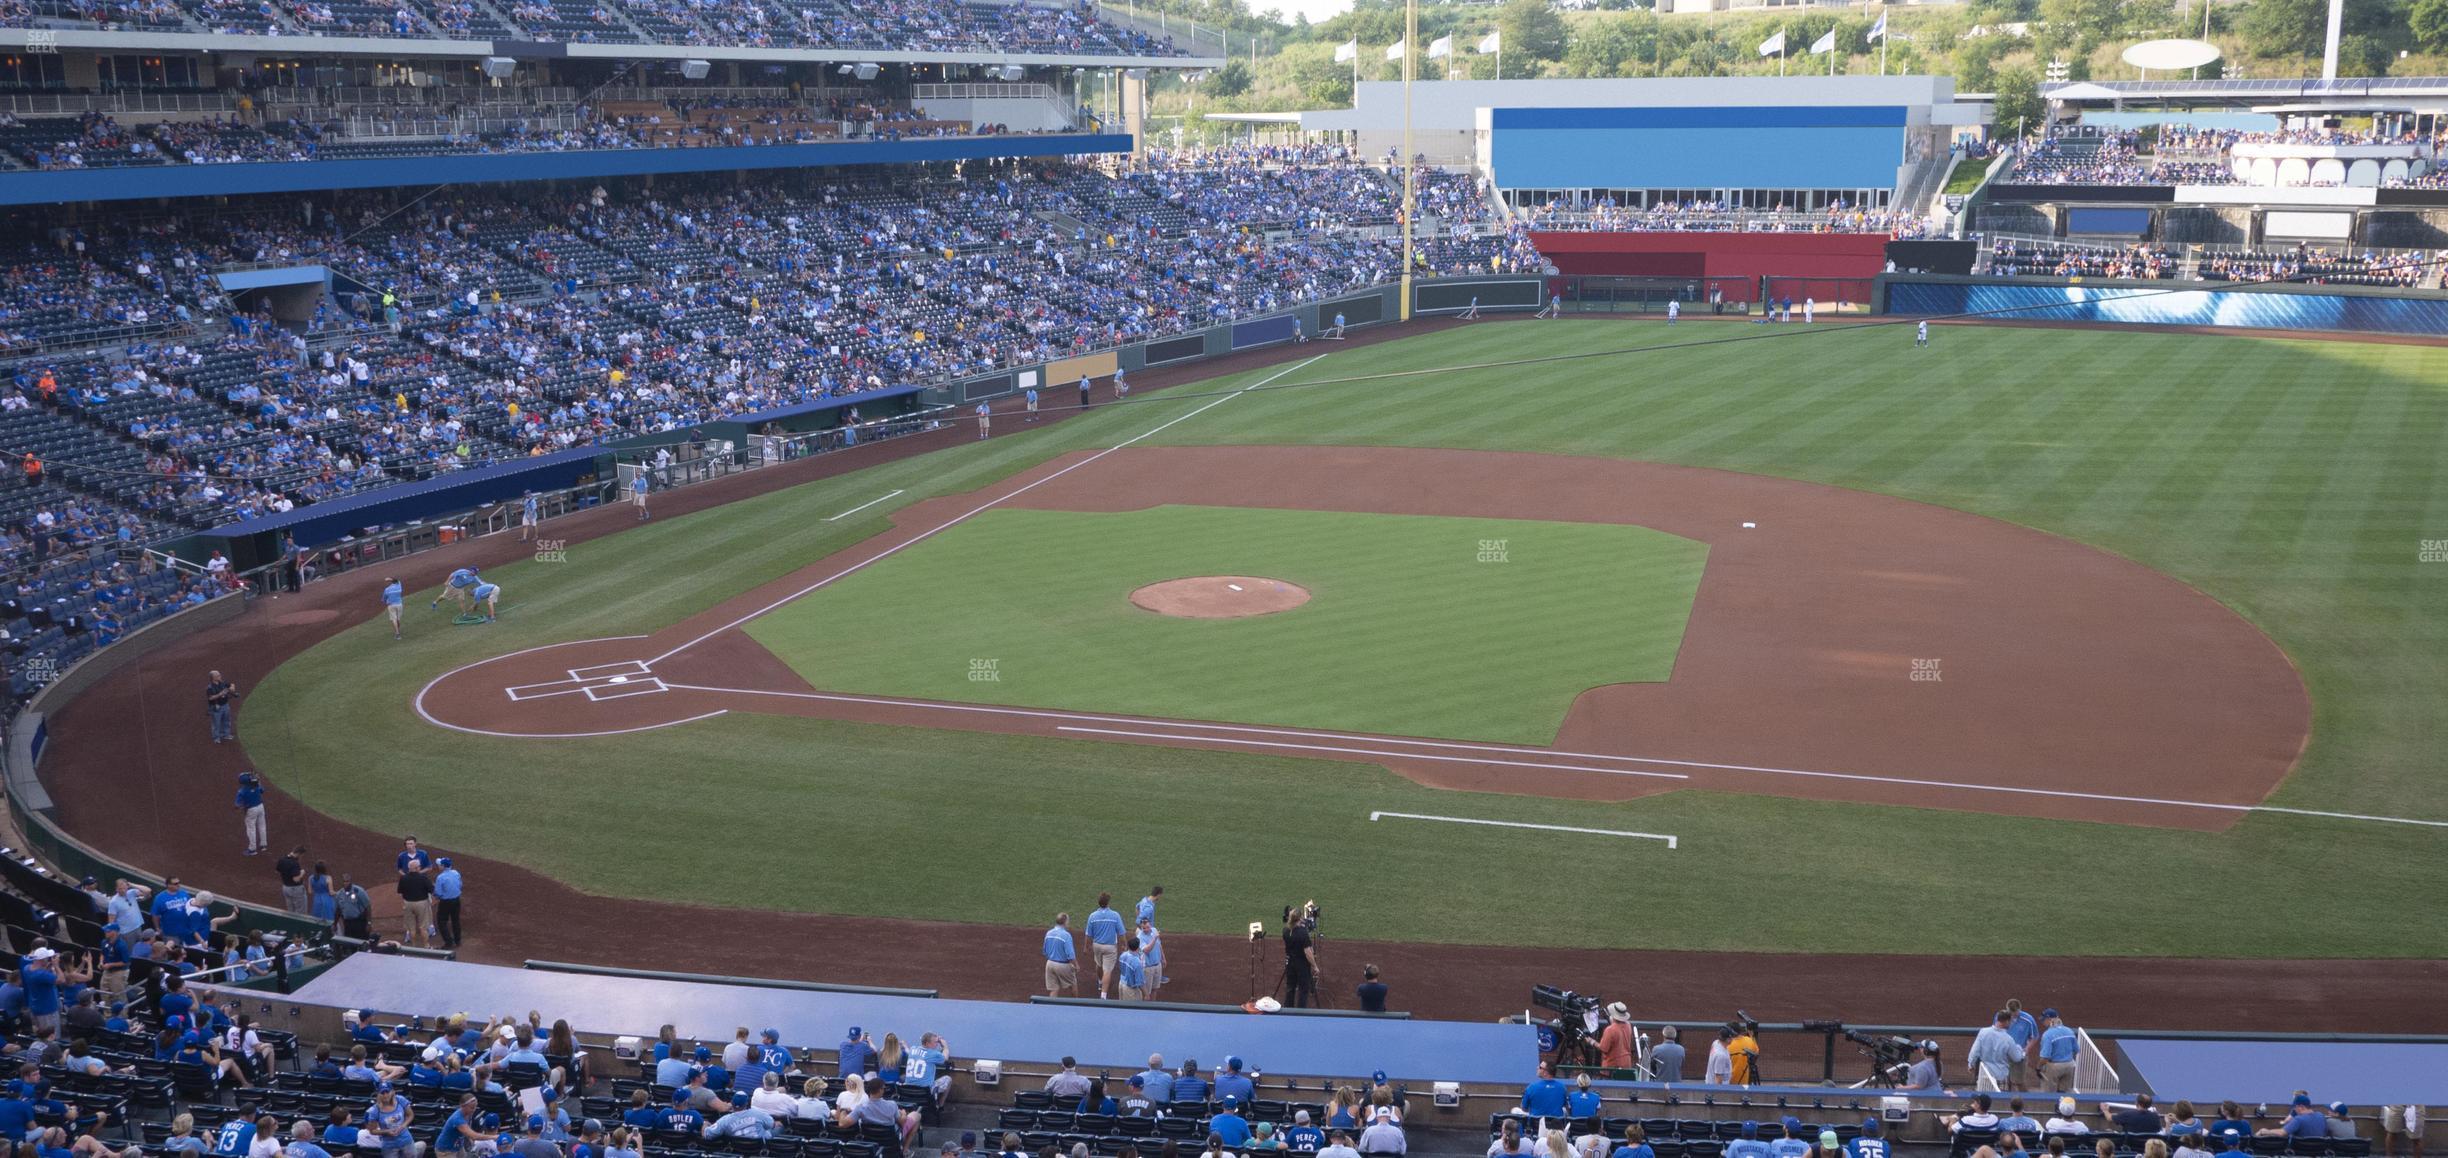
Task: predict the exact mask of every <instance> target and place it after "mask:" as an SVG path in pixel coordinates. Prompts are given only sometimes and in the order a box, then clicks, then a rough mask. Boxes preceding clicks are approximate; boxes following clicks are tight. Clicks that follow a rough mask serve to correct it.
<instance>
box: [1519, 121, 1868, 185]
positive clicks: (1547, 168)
mask: <svg viewBox="0 0 2448 1158" xmlns="http://www.w3.org/2000/svg"><path fill="white" fill-rule="evenodd" d="M1905 123H1906V121H1905V110H1904V108H1903V106H1901V105H1893V106H1889V105H1876V106H1860V107H1839V108H1801V107H1774V106H1771V107H1758V108H1750V107H1735V108H1577V109H1575V108H1558V109H1490V110H1488V128H1489V133H1490V138H1489V145H1488V152H1489V160H1490V162H1491V165H1492V167H1493V168H1494V170H1495V177H1496V183H1497V184H1498V185H1501V186H1504V187H1506V188H1512V189H1521V188H1532V189H1539V188H1552V189H1870V188H1878V189H1884V188H1889V187H1892V186H1893V185H1894V184H1895V182H1896V169H1897V168H1898V167H1899V166H1901V165H1902V164H1903V163H1904V129H1905Z"/></svg>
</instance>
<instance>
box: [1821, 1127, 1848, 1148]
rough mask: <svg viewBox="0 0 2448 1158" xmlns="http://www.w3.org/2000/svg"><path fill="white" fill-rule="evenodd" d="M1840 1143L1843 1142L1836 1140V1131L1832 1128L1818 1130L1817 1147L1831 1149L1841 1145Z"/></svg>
mask: <svg viewBox="0 0 2448 1158" xmlns="http://www.w3.org/2000/svg"><path fill="white" fill-rule="evenodd" d="M1842 1145H1844V1143H1843V1142H1841V1141H1839V1140H1837V1137H1836V1131H1834V1130H1821V1131H1819V1148H1820V1149H1822V1150H1833V1149H1835V1148H1837V1147H1838V1146H1842Z"/></svg>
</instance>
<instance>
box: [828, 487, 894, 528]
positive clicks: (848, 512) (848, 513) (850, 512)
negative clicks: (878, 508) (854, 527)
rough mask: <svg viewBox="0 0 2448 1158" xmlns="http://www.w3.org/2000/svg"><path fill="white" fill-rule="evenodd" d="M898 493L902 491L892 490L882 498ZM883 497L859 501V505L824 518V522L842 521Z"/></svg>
mask: <svg viewBox="0 0 2448 1158" xmlns="http://www.w3.org/2000/svg"><path fill="white" fill-rule="evenodd" d="M900 493H902V492H900V491H894V492H893V493H892V495H886V496H884V499H889V498H891V497H893V495H897V494H900ZM884 499H869V500H867V501H866V502H863V503H860V504H859V505H857V506H855V507H852V508H850V509H849V510H846V511H843V512H842V513H840V514H838V515H835V516H833V517H832V518H829V519H826V520H825V521H826V522H828V523H838V522H840V521H842V520H843V519H846V518H849V517H850V516H852V515H855V514H857V513H859V512H860V511H863V510H866V509H867V508H869V507H872V506H874V505H876V504H877V503H880V502H883V501H884Z"/></svg>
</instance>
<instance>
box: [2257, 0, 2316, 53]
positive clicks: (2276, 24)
mask: <svg viewBox="0 0 2448 1158" xmlns="http://www.w3.org/2000/svg"><path fill="white" fill-rule="evenodd" d="M2236 30H2237V31H2238V32H2241V33H2243V34H2244V45H2245V47H2246V48H2247V49H2249V50H2250V51H2251V52H2252V53H2253V54H2254V55H2256V56H2318V55H2320V51H2321V42H2322V41H2323V39H2325V38H2326V37H2327V35H2328V30H2329V4H2328V0H2252V4H2251V6H2249V7H2247V8H2246V9H2244V16H2243V18H2242V19H2241V20H2239V21H2238V22H2237V24H2236Z"/></svg>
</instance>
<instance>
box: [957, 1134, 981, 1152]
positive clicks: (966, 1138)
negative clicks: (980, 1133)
mask: <svg viewBox="0 0 2448 1158" xmlns="http://www.w3.org/2000/svg"><path fill="white" fill-rule="evenodd" d="M960 1144H961V1149H963V1150H966V1149H969V1148H970V1147H972V1146H975V1145H977V1131H975V1130H963V1131H961V1141H960Z"/></svg>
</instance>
